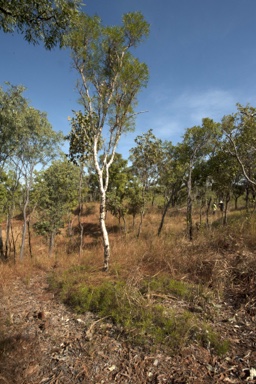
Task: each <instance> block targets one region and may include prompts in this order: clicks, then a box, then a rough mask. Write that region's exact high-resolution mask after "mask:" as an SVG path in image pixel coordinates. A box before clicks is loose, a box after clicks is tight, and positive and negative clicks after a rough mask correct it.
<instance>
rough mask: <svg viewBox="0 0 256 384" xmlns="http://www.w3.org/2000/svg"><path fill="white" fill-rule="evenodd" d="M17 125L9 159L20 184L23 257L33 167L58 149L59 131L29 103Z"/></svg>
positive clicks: (41, 164)
mask: <svg viewBox="0 0 256 384" xmlns="http://www.w3.org/2000/svg"><path fill="white" fill-rule="evenodd" d="M19 120H20V124H19V127H15V128H16V131H15V132H14V133H15V140H16V141H15V147H13V150H12V156H11V157H10V158H9V159H8V162H9V167H10V168H12V169H15V170H16V171H17V174H19V178H20V182H21V184H22V201H21V209H22V212H23V231H22V242H21V248H20V258H21V259H22V258H23V255H24V247H25V238H26V227H27V220H28V216H27V212H28V207H29V197H30V191H31V188H32V185H33V181H34V171H35V170H36V167H39V166H40V167H44V166H46V165H47V164H48V163H49V162H50V161H51V160H52V159H53V158H54V157H55V156H57V155H58V154H59V152H60V145H61V142H62V138H63V135H62V133H60V132H59V133H58V132H55V131H54V130H53V129H52V126H51V125H50V123H49V121H48V119H47V116H46V114H45V113H44V112H41V111H39V110H37V109H35V108H33V107H31V106H30V105H29V104H27V106H26V108H24V110H23V111H22V113H21V114H20V115H19Z"/></svg>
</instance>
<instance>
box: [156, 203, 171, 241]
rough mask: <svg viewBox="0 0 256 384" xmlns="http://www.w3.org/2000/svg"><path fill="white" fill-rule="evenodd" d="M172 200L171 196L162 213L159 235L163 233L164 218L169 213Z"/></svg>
mask: <svg viewBox="0 0 256 384" xmlns="http://www.w3.org/2000/svg"><path fill="white" fill-rule="evenodd" d="M171 202H172V198H171V197H170V198H169V200H168V201H167V203H166V204H165V206H164V210H163V214H162V218H161V222H160V225H159V228H158V232H157V235H158V236H160V234H161V231H162V228H163V226H164V219H165V216H166V214H167V211H168V209H169V207H170V205H171Z"/></svg>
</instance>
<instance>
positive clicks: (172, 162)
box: [158, 141, 187, 236]
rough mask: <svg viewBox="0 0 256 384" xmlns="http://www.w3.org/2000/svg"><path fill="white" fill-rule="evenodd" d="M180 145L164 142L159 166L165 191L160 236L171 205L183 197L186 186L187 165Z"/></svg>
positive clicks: (160, 178) (162, 186)
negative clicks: (183, 159)
mask: <svg viewBox="0 0 256 384" xmlns="http://www.w3.org/2000/svg"><path fill="white" fill-rule="evenodd" d="M180 149H181V148H180V146H174V145H173V144H172V143H171V142H168V141H166V142H164V143H163V156H162V159H161V162H160V166H159V170H158V171H159V179H158V182H159V185H160V187H161V189H162V190H163V192H164V206H163V212H162V217H161V221H160V225H159V228H158V236H160V234H161V231H162V229H163V225H164V221H165V217H166V214H167V212H168V209H169V207H170V206H172V207H174V206H175V205H176V204H177V203H178V201H179V200H180V199H181V196H182V191H184V188H185V187H186V183H185V176H186V171H187V169H186V166H185V164H184V162H183V161H182V156H181V154H182V152H180Z"/></svg>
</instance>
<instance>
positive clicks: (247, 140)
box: [222, 104, 256, 189]
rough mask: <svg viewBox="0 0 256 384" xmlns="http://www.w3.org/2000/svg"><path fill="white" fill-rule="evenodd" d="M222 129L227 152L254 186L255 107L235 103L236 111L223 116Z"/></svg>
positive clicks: (255, 148)
mask: <svg viewBox="0 0 256 384" xmlns="http://www.w3.org/2000/svg"><path fill="white" fill-rule="evenodd" d="M222 130H223V132H224V134H225V137H226V143H227V144H228V151H229V153H230V154H231V155H232V156H234V157H235V158H236V160H237V162H238V164H239V165H240V167H241V170H242V172H243V175H244V177H245V179H246V180H247V182H248V183H249V184H250V185H251V186H252V187H253V189H255V187H256V156H255V155H256V134H255V133H256V108H253V107H251V106H249V105H247V106H246V107H243V106H242V105H240V104H237V112H236V113H234V114H232V115H228V116H224V118H223V120H222Z"/></svg>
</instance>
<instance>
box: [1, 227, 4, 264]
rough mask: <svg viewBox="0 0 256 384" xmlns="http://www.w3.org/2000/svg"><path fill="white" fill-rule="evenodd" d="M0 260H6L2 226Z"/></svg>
mask: <svg viewBox="0 0 256 384" xmlns="http://www.w3.org/2000/svg"><path fill="white" fill-rule="evenodd" d="M0 259H1V260H5V257H4V243H3V237H2V227H1V226H0Z"/></svg>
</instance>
